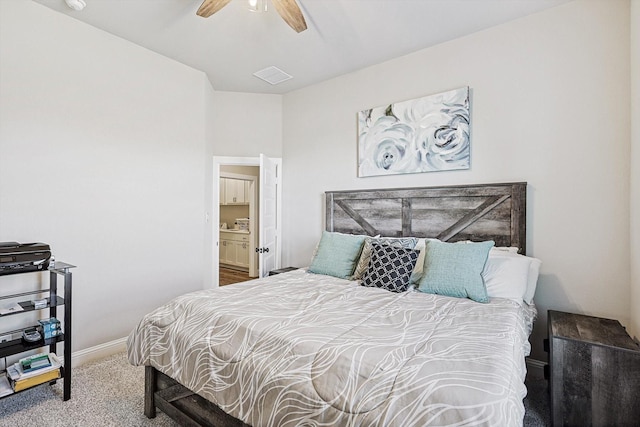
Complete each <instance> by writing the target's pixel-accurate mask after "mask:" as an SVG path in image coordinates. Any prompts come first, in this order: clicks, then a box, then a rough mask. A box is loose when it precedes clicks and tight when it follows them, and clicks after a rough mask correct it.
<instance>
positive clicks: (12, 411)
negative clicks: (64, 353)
mask: <svg viewBox="0 0 640 427" xmlns="http://www.w3.org/2000/svg"><path fill="white" fill-rule="evenodd" d="M143 411H144V368H143V367H135V366H131V365H130V364H129V362H128V361H127V359H126V357H125V353H118V354H116V355H114V356H110V357H108V358H105V359H101V360H99V361H96V362H92V363H88V364H86V365H83V366H81V367H79V368H76V369H75V370H74V371H73V373H72V381H71V400H68V401H66V402H63V401H62V381H59V382H58V383H57V384H55V385H53V386H48V385H41V386H38V387H35V388H33V389H30V390H27V391H24V392H22V393H19V394H16V395H12V396H9V397H6V398H4V399H2V400H0V426H2V427H31V426H33V427H45V426H46V427H70V426H73V427H76V426H77V427H94V426H95V427H106V426H132V427H133V426H158V427H165V426H171V427H175V426H177V425H178V424H177V423H175V422H173V421H172V420H171V419H169V417H167V416H166V415H165V414H163V413H162V412H160V411H158V415H157V417H156V418H155V419H153V420H150V419H147V417H145V416H144V412H143Z"/></svg>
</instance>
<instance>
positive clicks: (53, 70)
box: [0, 0, 213, 351]
mask: <svg viewBox="0 0 640 427" xmlns="http://www.w3.org/2000/svg"><path fill="white" fill-rule="evenodd" d="M0 58H2V60H1V61H0V241H7V240H17V241H22V242H28V241H43V242H46V243H49V244H50V245H51V247H52V249H53V252H54V253H55V255H56V258H57V259H58V260H63V261H67V262H70V263H73V264H76V265H77V266H78V268H77V269H75V270H74V306H73V319H74V327H73V340H74V344H73V350H74V351H77V350H80V349H85V348H88V347H91V346H94V345H97V344H100V343H104V342H106V341H109V340H113V339H117V338H120V337H123V336H126V335H128V334H129V332H130V331H131V329H132V328H133V326H134V325H135V324H136V323H137V322H138V321H139V319H140V318H141V317H142V316H143V315H144V314H145V313H147V312H148V311H150V310H151V309H153V308H155V307H157V306H159V305H160V304H162V303H164V302H166V301H167V300H169V299H170V298H172V297H173V296H176V295H179V294H182V293H185V292H188V291H193V290H197V289H201V288H202V286H203V272H204V271H205V269H204V268H203V263H204V262H205V256H204V248H205V241H204V235H203V229H204V217H205V215H204V213H205V194H206V191H205V182H206V180H205V177H206V176H207V171H206V165H209V168H211V166H210V164H211V162H210V161H209V162H207V161H206V158H207V157H209V158H210V154H211V153H208V152H207V147H206V137H207V129H206V128H205V126H204V123H205V119H206V111H208V110H210V109H212V102H213V101H211V100H207V99H206V98H207V96H212V91H210V90H209V91H207V87H208V86H210V84H209V82H208V80H207V79H206V77H205V76H204V75H203V73H201V72H199V71H196V70H194V69H191V68H189V67H186V66H184V65H182V64H179V63H177V62H175V61H172V60H169V59H167V58H165V57H162V56H160V55H157V54H155V53H153V52H151V51H148V50H146V49H143V48H140V47H138V46H135V45H133V44H131V43H129V42H126V41H124V40H122V39H119V38H116V37H114V36H112V35H110V34H108V33H106V32H102V31H100V30H97V29H95V28H92V27H90V26H88V25H86V24H83V23H81V22H79V21H77V20H75V19H72V18H69V17H67V16H64V15H62V14H59V13H56V12H54V11H52V10H50V9H48V8H46V7H44V6H42V5H40V4H37V3H35V2H30V1H23V0H2V1H1V2H0ZM210 133H211V132H210V131H209V134H210ZM209 174H210V172H209ZM209 191H210V190H209ZM0 279H1V278H0ZM24 280H25V285H26V284H28V283H30V280H29V281H28V280H27V278H24ZM0 328H2V327H1V325H0Z"/></svg>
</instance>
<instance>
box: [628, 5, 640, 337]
mask: <svg viewBox="0 0 640 427" xmlns="http://www.w3.org/2000/svg"><path fill="white" fill-rule="evenodd" d="M630 217H631V233H630V234H631V298H630V299H629V300H630V303H631V328H630V332H631V333H632V334H633V335H635V336H636V337H638V339H640V0H632V1H631V215H630Z"/></svg>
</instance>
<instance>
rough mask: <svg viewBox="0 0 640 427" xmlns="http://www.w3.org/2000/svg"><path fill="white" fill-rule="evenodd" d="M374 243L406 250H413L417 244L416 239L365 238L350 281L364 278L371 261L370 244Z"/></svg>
mask: <svg viewBox="0 0 640 427" xmlns="http://www.w3.org/2000/svg"><path fill="white" fill-rule="evenodd" d="M372 242H376V243H379V244H381V245H387V246H393V247H395V248H407V249H413V248H415V247H416V244H417V243H418V239H417V238H415V237H367V238H366V239H364V246H362V254H360V259H359V260H358V264H357V265H356V269H355V270H354V272H353V276H352V280H360V279H362V277H363V276H364V273H365V272H366V271H367V267H369V260H370V259H371V243H372Z"/></svg>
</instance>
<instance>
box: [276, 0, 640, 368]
mask: <svg viewBox="0 0 640 427" xmlns="http://www.w3.org/2000/svg"><path fill="white" fill-rule="evenodd" d="M629 81H630V75H629V4H628V2H627V1H612V2H610V1H588V2H585V1H578V2H572V3H569V4H566V5H563V6H560V7H557V8H553V9H550V10H548V11H545V12H542V13H539V14H535V15H531V16H529V17H526V18H523V19H520V20H517V21H513V22H511V23H507V24H505V25H501V26H498V27H494V28H491V29H488V30H485V31H482V32H478V33H476V34H473V35H470V36H468V37H464V38H460V39H457V40H454V41H451V42H448V43H444V44H441V45H438V46H435V47H433V48H429V49H425V50H422V51H419V52H416V53H414V54H411V55H407V56H405V57H401V58H398V59H394V60H391V61H389V62H386V63H383V64H378V65H376V66H373V67H369V68H366V69H363V70H361V71H358V72H355V73H352V74H348V75H345V76H341V77H338V78H335V79H332V80H329V81H326V82H323V83H320V84H317V85H315V86H312V87H308V88H305V89H301V90H298V91H295V92H292V93H289V94H287V95H285V97H284V105H283V108H284V147H283V154H284V161H285V166H286V174H285V176H284V183H283V191H284V194H283V199H284V206H285V207H284V221H283V223H284V224H285V226H284V227H285V228H284V237H283V240H284V242H285V245H287V247H286V254H285V257H284V260H285V262H286V264H287V265H297V266H304V265H308V264H309V260H310V258H311V254H312V250H313V248H314V246H315V244H316V242H317V241H318V239H319V238H320V235H321V231H322V229H323V226H324V219H323V203H324V202H323V200H324V197H323V192H324V191H327V190H344V189H358V188H362V189H364V188H384V187H389V188H393V187H417V186H431V185H446V184H467V183H490V182H511V181H527V182H528V183H529V190H528V220H527V242H528V247H527V252H528V254H530V255H532V256H535V257H538V258H540V259H542V260H543V265H542V272H541V277H540V281H539V288H538V289H539V290H538V292H537V294H536V302H537V304H538V308H539V311H540V320H539V321H538V322H537V325H536V328H535V331H534V334H533V336H532V338H531V341H532V343H533V346H534V349H533V357H534V358H536V359H541V360H542V359H546V354H545V353H544V352H543V351H542V339H543V337H544V336H546V330H545V328H546V311H547V310H548V309H560V310H566V311H573V312H585V313H590V314H593V315H601V316H609V317H614V318H617V319H620V320H621V321H622V322H623V323H624V324H627V325H628V324H629V320H630V313H629V302H628V297H629V292H630V287H629V280H630V279H629V271H630V262H629V255H628V250H629V161H628V158H629V152H630V149H629V138H630V135H629V128H630V123H629ZM465 85H468V86H470V87H471V89H472V167H471V169H470V170H468V171H455V172H440V173H424V174H411V175H397V176H387V177H373V178H357V177H356V175H357V171H356V165H357V147H356V143H357V129H356V113H357V112H358V111H360V110H362V109H365V108H369V107H373V106H378V105H383V104H386V103H390V102H394V101H402V100H406V99H411V98H416V97H420V96H424V95H428V94H433V93H438V92H442V91H445V90H449V89H453V88H457V87H461V86H465Z"/></svg>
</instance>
